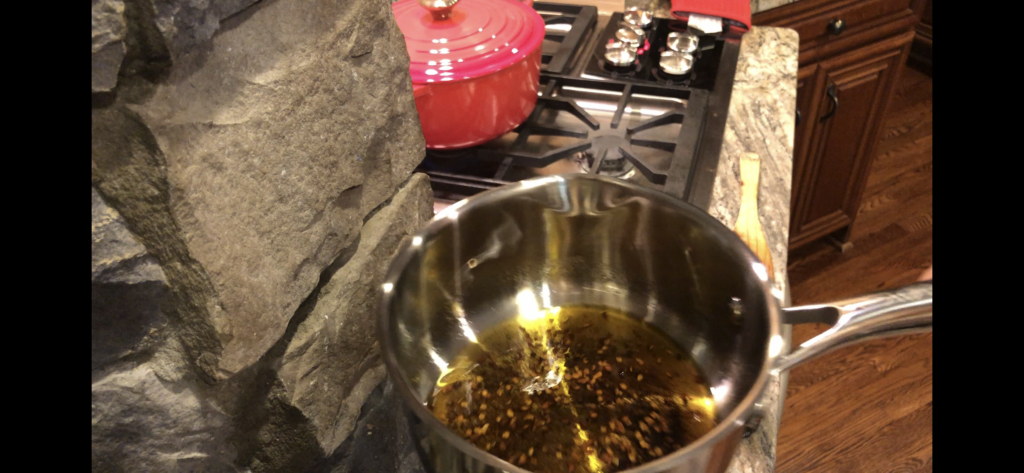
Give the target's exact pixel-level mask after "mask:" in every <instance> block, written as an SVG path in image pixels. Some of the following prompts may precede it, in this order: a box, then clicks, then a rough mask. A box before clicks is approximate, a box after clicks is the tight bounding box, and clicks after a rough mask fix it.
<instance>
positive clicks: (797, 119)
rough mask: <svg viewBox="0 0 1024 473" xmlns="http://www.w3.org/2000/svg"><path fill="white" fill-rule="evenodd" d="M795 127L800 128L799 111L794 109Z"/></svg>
mask: <svg viewBox="0 0 1024 473" xmlns="http://www.w3.org/2000/svg"><path fill="white" fill-rule="evenodd" d="M796 126H800V109H799V108H798V109H796Z"/></svg>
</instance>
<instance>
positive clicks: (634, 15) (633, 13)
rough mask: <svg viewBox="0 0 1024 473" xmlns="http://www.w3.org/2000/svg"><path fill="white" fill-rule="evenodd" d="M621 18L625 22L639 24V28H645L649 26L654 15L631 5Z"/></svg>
mask: <svg viewBox="0 0 1024 473" xmlns="http://www.w3.org/2000/svg"><path fill="white" fill-rule="evenodd" d="M623 18H624V19H625V20H626V22H627V23H629V24H631V25H634V26H639V27H641V28H647V27H648V26H650V24H651V21H652V20H653V19H654V16H653V15H651V12H649V11H647V10H641V9H639V8H637V7H631V8H630V9H629V10H628V11H627V12H626V13H625V14H624V15H623Z"/></svg>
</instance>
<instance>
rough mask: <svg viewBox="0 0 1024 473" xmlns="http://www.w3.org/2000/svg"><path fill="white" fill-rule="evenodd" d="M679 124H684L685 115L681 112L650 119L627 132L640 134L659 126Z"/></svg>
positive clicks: (628, 129)
mask: <svg viewBox="0 0 1024 473" xmlns="http://www.w3.org/2000/svg"><path fill="white" fill-rule="evenodd" d="M672 123H674V124H679V123H683V114H682V113H680V112H668V113H664V114H661V115H658V116H656V117H651V118H648V119H647V120H644V121H642V122H640V123H637V124H636V125H635V126H632V127H630V128H626V131H627V132H628V133H630V134H633V133H639V132H641V131H644V130H647V129H651V128H654V127H657V126H662V125H668V124H672Z"/></svg>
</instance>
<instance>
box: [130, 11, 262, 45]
mask: <svg viewBox="0 0 1024 473" xmlns="http://www.w3.org/2000/svg"><path fill="white" fill-rule="evenodd" d="M146 1H147V2H149V3H150V4H151V6H152V8H153V11H154V18H153V20H154V23H155V25H156V27H157V29H158V30H159V31H160V33H161V34H162V35H163V37H164V39H165V40H166V41H167V45H168V46H169V48H168V49H170V51H171V54H172V56H174V58H175V59H177V57H178V56H180V55H182V54H185V53H186V52H188V51H189V50H191V49H192V48H194V47H195V46H197V45H201V44H203V43H204V42H206V41H207V40H209V39H210V38H212V37H213V35H214V33H216V32H217V30H218V29H220V26H221V24H220V22H221V20H223V19H225V18H227V17H229V16H231V15H234V14H235V13H238V12H240V11H242V10H243V9H245V8H246V7H248V6H249V5H252V4H254V3H256V2H258V1H260V0H198V1H197V0H146Z"/></svg>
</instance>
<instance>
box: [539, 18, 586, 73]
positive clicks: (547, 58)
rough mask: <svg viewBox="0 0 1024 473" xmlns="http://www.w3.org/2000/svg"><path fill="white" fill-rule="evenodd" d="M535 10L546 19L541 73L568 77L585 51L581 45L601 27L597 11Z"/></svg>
mask: <svg viewBox="0 0 1024 473" xmlns="http://www.w3.org/2000/svg"><path fill="white" fill-rule="evenodd" d="M533 9H534V10H537V13H540V16H541V18H543V19H544V26H545V32H544V44H543V45H542V47H541V48H542V51H541V66H540V67H541V72H547V73H550V74H566V73H568V72H569V71H568V69H569V67H570V65H571V64H572V62H573V60H574V59H575V55H577V54H579V53H580V52H581V51H583V48H581V47H580V45H581V42H582V41H583V40H584V39H586V37H587V36H588V35H589V34H590V32H591V31H593V29H594V26H595V25H596V24H597V7H593V6H582V5H564V4H560V3H540V2H538V3H534V4H533Z"/></svg>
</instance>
